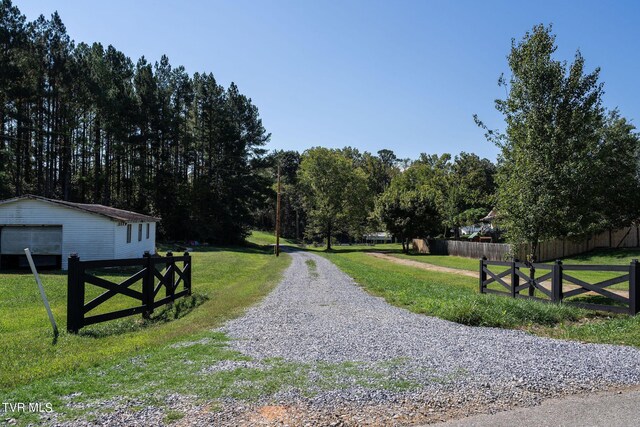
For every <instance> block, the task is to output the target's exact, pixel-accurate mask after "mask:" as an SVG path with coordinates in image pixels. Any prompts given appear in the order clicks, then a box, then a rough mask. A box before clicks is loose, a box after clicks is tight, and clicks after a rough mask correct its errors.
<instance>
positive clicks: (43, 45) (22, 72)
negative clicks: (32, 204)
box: [0, 0, 269, 242]
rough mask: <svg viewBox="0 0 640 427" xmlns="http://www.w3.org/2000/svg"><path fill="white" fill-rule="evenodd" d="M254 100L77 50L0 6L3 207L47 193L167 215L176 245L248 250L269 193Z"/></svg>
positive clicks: (101, 50)
mask: <svg viewBox="0 0 640 427" xmlns="http://www.w3.org/2000/svg"><path fill="white" fill-rule="evenodd" d="M268 139H269V135H268V134H267V133H266V131H265V129H264V127H263V126H262V123H261V120H260V118H259V114H258V110H257V108H256V107H255V106H254V105H253V104H252V102H251V99H249V98H247V97H246V96H244V95H242V94H241V93H240V92H239V90H238V88H237V87H236V86H235V85H234V84H231V85H230V87H228V88H224V87H223V86H221V85H219V84H218V83H217V82H216V80H215V78H214V77H213V75H212V74H207V73H203V74H199V73H196V74H194V75H193V76H190V75H189V74H188V73H187V72H186V70H185V69H184V67H172V66H171V64H170V63H169V59H168V58H167V57H166V56H163V57H162V58H161V60H160V61H159V62H157V63H155V64H151V63H149V62H148V61H147V60H146V59H145V58H144V57H142V58H140V59H139V60H138V61H137V63H135V64H134V63H133V61H132V60H131V59H130V58H128V57H127V56H126V55H125V54H123V53H122V52H120V51H118V50H117V49H116V48H114V47H113V46H108V47H107V48H105V47H104V46H102V45H101V44H100V43H94V44H93V45H88V44H85V43H79V44H77V45H76V44H75V43H74V42H73V41H72V40H71V39H70V38H69V36H68V35H67V33H66V29H65V26H64V24H63V23H62V20H61V19H60V16H58V14H57V13H54V14H53V15H52V16H51V18H50V19H46V18H44V17H43V16H40V17H39V18H38V19H36V20H35V21H34V22H27V20H26V18H25V16H24V15H22V14H21V13H20V11H19V10H18V8H17V7H16V6H14V5H13V4H12V2H11V1H10V0H3V1H2V2H0V199H4V198H8V197H13V196H20V195H24V194H37V195H42V196H45V197H51V198H59V199H63V200H70V201H76V202H83V203H101V204H105V205H111V206H116V207H120V208H124V209H130V210H136V211H140V212H145V213H148V214H154V215H157V216H160V217H162V222H161V233H162V236H163V237H164V238H169V239H203V240H208V241H216V242H230V241H234V240H237V239H239V238H241V237H243V235H244V234H245V233H246V230H247V224H248V223H249V221H250V212H251V210H252V208H254V207H255V205H256V204H257V203H259V201H260V200H263V198H264V197H263V194H264V192H265V191H267V188H268V185H269V183H268V182H266V181H265V179H264V178H261V176H262V175H261V174H259V173H256V172H257V169H259V168H260V167H261V164H262V162H261V159H262V158H263V156H264V154H265V153H264V150H263V148H262V147H263V146H264V145H265V144H266V142H267V141H268Z"/></svg>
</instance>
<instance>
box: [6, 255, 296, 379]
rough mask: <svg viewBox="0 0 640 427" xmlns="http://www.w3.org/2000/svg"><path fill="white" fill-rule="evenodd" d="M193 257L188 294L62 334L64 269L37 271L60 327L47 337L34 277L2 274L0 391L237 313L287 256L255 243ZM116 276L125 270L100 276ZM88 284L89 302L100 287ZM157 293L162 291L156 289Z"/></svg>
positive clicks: (273, 280)
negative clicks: (145, 316)
mask: <svg viewBox="0 0 640 427" xmlns="http://www.w3.org/2000/svg"><path fill="white" fill-rule="evenodd" d="M192 256H193V277H192V282H193V284H192V289H193V296H192V297H191V298H185V299H182V300H180V301H179V302H177V303H176V304H174V305H173V306H171V307H166V308H161V309H156V311H155V313H154V315H153V317H152V319H151V320H149V321H143V320H142V319H141V316H140V315H137V316H131V317H128V318H124V319H120V320H116V321H111V322H106V323H103V324H98V325H92V326H88V327H86V328H83V329H81V331H80V333H79V334H77V335H74V334H68V333H66V332H65V331H66V295H67V291H66V287H67V277H66V274H65V273H60V272H57V273H43V274H41V277H42V281H43V283H44V287H45V291H46V293H47V297H48V299H49V302H50V304H51V308H52V311H53V313H54V316H55V319H56V321H57V322H58V327H59V329H60V331H61V334H60V337H59V339H58V340H57V342H54V341H53V334H52V331H51V326H50V324H49V320H48V318H47V314H46V311H45V309H44V306H43V304H42V301H41V300H40V295H39V293H38V288H37V286H36V284H35V281H34V279H33V276H32V275H31V274H27V273H24V272H20V273H5V274H0V295H2V297H0V334H1V336H2V339H0V352H1V354H2V355H3V357H1V358H0V391H2V390H8V389H11V388H14V387H17V386H19V385H23V384H27V383H30V382H32V381H34V380H39V379H43V378H47V377H53V376H56V375H58V374H61V373H63V372H72V371H79V370H82V369H85V368H89V367H93V366H98V365H100V364H102V363H104V362H107V361H111V360H114V359H118V358H122V357H126V356H130V355H135V354H137V353H139V352H141V351H142V350H145V349H150V348H154V347H157V346H160V345H164V344H167V343H171V342H175V341H178V340H180V339H183V338H184V337H188V336H190V335H193V334H197V333H201V332H203V331H206V330H209V329H211V328H213V327H215V326H217V325H219V324H221V323H222V322H223V321H224V320H226V319H229V318H231V317H234V316H237V315H239V314H241V313H242V312H243V311H244V309H245V308H246V307H247V306H249V305H251V304H254V303H255V302H257V301H259V300H260V299H261V298H262V297H263V296H264V295H266V294H267V293H268V292H269V291H270V290H271V289H272V288H273V287H274V286H275V285H276V284H277V282H278V280H279V278H280V277H281V273H282V271H283V270H284V269H285V267H287V266H288V264H289V261H290V258H289V257H288V256H286V255H285V256H281V257H279V258H276V257H274V256H273V255H272V253H271V249H270V248H268V247H262V246H258V245H253V244H251V245H249V246H246V247H232V248H201V249H199V250H197V251H195V252H193V253H192ZM101 277H105V278H107V279H113V280H114V281H116V282H120V281H122V280H124V278H126V277H128V272H126V271H119V272H117V273H107V275H103V276H101ZM93 288H95V287H93V286H87V301H88V300H89V299H90V298H91V297H93V296H95V295H97V294H98V293H100V292H101V291H100V290H98V289H93ZM161 292H162V291H161ZM131 303H133V304H134V305H135V304H136V303H137V301H136V300H133V299H129V298H126V297H122V296H118V297H117V298H114V299H113V300H110V301H109V302H108V303H106V304H105V305H104V306H103V307H102V308H101V310H102V311H110V310H116V309H120V308H125V307H127V306H130V304H131Z"/></svg>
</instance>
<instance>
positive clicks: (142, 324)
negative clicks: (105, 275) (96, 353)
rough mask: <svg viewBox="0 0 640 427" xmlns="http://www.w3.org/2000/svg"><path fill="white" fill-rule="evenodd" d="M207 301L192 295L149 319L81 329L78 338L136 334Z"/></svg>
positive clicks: (201, 296) (166, 307) (133, 319)
mask: <svg viewBox="0 0 640 427" xmlns="http://www.w3.org/2000/svg"><path fill="white" fill-rule="evenodd" d="M207 300H209V297H207V296H206V295H201V294H197V293H195V294H193V295H191V296H188V297H184V298H181V299H178V300H176V301H175V302H174V303H173V304H168V305H165V306H164V307H162V308H161V309H160V310H156V312H155V314H154V315H153V316H152V317H151V318H150V319H142V318H141V317H139V316H135V317H133V316H132V317H127V318H124V319H118V320H113V321H108V322H105V323H99V324H95V325H91V326H88V327H86V328H83V329H81V330H80V331H79V332H78V336H82V337H90V338H104V337H108V336H112V335H120V334H124V333H128V332H136V331H140V330H142V329H145V328H148V327H151V326H154V325H159V324H163V323H167V322H170V321H172V320H176V319H180V318H182V317H184V316H186V315H187V314H189V313H191V312H192V311H193V310H195V309H196V308H197V307H198V306H200V305H202V304H204V303H205V302H207Z"/></svg>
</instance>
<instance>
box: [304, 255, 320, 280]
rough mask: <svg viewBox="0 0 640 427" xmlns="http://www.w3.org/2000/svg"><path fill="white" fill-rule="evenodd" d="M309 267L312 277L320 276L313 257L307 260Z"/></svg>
mask: <svg viewBox="0 0 640 427" xmlns="http://www.w3.org/2000/svg"><path fill="white" fill-rule="evenodd" d="M305 264H307V267H308V268H309V274H310V275H311V277H318V268H317V266H316V262H315V261H314V260H312V259H308V260H306V261H305Z"/></svg>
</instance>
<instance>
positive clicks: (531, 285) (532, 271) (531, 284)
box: [529, 261, 536, 297]
mask: <svg viewBox="0 0 640 427" xmlns="http://www.w3.org/2000/svg"><path fill="white" fill-rule="evenodd" d="M535 283H536V269H535V267H534V266H533V261H532V262H531V267H529V296H530V297H532V296H534V295H535V293H536V287H535Z"/></svg>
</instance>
